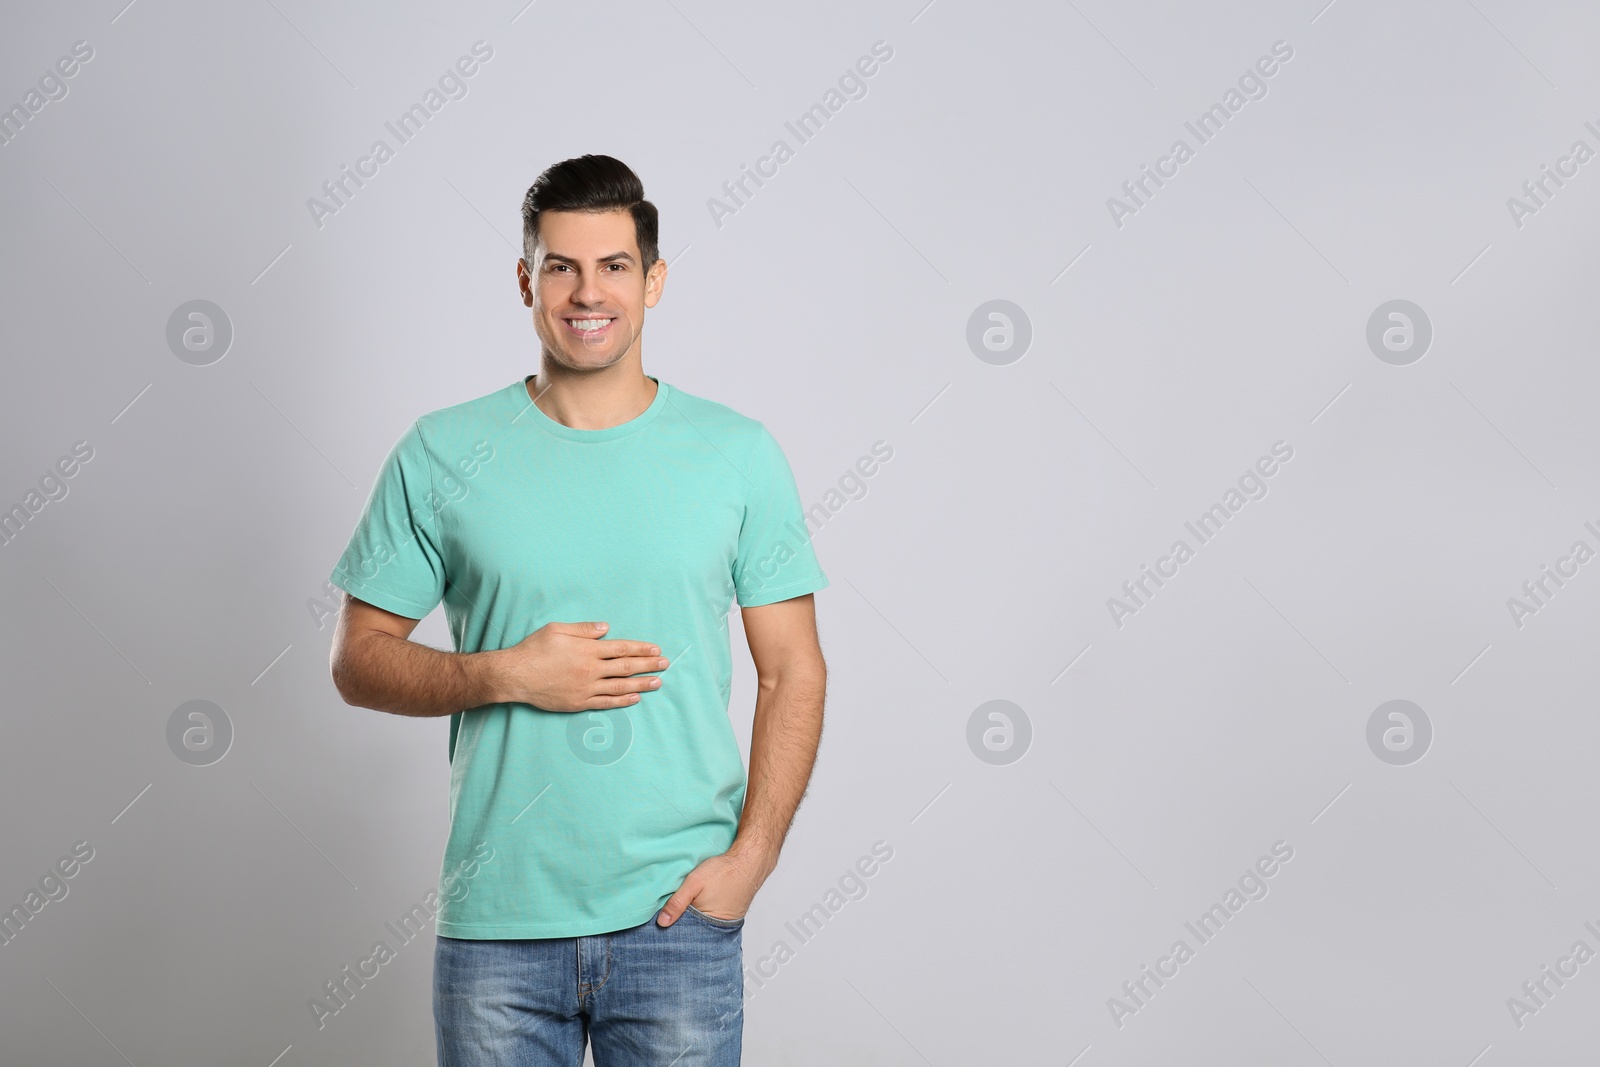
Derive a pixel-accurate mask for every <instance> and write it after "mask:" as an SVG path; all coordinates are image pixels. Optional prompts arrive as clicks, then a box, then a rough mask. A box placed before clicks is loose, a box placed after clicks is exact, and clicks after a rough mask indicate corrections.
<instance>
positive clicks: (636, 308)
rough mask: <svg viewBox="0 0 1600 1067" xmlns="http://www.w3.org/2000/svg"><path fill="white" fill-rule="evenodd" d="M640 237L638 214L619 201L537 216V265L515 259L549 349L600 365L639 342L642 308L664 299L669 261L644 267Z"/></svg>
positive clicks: (563, 359)
mask: <svg viewBox="0 0 1600 1067" xmlns="http://www.w3.org/2000/svg"><path fill="white" fill-rule="evenodd" d="M637 241H638V238H637V236H636V235H635V233H634V227H633V216H632V215H631V214H629V213H628V212H627V211H624V210H621V209H619V210H616V211H607V212H604V213H600V214H590V213H588V212H581V211H550V212H546V213H545V214H544V215H543V216H541V217H540V219H539V241H538V244H537V245H535V246H534V250H533V255H534V262H533V265H532V271H533V273H532V274H531V275H530V274H529V273H528V267H527V261H526V260H518V261H517V279H518V285H519V286H520V287H521V289H522V302H523V303H524V304H526V305H527V306H529V307H531V308H532V309H533V326H534V329H535V330H536V331H537V332H538V334H539V340H540V341H541V342H543V344H544V351H545V353H547V354H548V356H549V357H550V358H552V359H554V360H555V361H556V362H557V363H559V364H561V365H562V366H563V367H566V368H568V369H570V370H580V371H581V370H601V369H603V368H605V367H609V366H611V365H612V364H614V363H616V362H618V361H619V360H621V359H622V358H623V357H624V356H626V355H628V354H629V352H630V351H634V350H636V349H637V348H638V347H639V338H640V334H641V333H642V332H643V330H644V309H645V308H648V307H655V305H656V301H657V300H659V299H661V287H662V285H663V284H664V283H665V281H666V275H667V265H666V263H665V262H663V261H660V260H657V261H656V263H655V264H653V265H652V266H651V268H650V269H648V270H647V269H646V268H645V266H644V265H642V264H641V263H640V262H639V245H638V243H637ZM635 355H637V352H635Z"/></svg>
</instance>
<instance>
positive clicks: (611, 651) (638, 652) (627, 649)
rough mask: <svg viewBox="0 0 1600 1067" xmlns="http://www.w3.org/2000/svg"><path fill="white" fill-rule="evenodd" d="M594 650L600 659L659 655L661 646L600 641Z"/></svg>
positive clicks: (631, 642) (642, 642)
mask: <svg viewBox="0 0 1600 1067" xmlns="http://www.w3.org/2000/svg"><path fill="white" fill-rule="evenodd" d="M594 650H595V654H596V655H598V656H600V657H601V658H602V659H618V658H621V657H623V656H659V655H661V646H660V645H652V644H651V643H650V642H648V641H602V642H600V643H599V644H597V645H595V646H594Z"/></svg>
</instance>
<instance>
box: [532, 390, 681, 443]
mask: <svg viewBox="0 0 1600 1067" xmlns="http://www.w3.org/2000/svg"><path fill="white" fill-rule="evenodd" d="M532 377H534V375H532V374H526V375H523V376H522V377H520V378H518V379H517V380H516V381H515V382H512V383H511V396H512V399H513V400H516V401H517V410H518V412H519V416H518V417H519V418H521V417H525V418H528V419H531V420H532V421H533V423H534V425H536V426H538V427H539V428H540V429H542V430H544V431H545V432H546V433H548V434H552V435H554V436H556V437H560V438H562V439H563V440H567V441H582V442H585V443H598V442H600V441H614V440H616V439H617V438H619V437H626V436H627V435H628V434H631V433H633V432H634V431H636V430H641V429H643V428H644V427H645V426H646V425H648V424H649V423H650V422H651V420H653V419H654V418H655V417H656V416H657V415H659V414H661V409H662V408H664V407H666V406H667V394H668V393H669V392H670V391H671V388H672V387H671V386H669V385H668V384H667V383H666V382H664V381H662V380H661V379H660V378H657V377H656V376H655V375H653V374H646V375H645V377H646V378H649V379H650V380H651V381H652V382H655V383H656V395H655V399H654V400H652V401H650V406H649V407H647V408H645V409H644V410H643V411H641V412H639V414H637V415H635V416H634V417H633V418H631V419H629V420H628V421H627V422H619V423H617V424H616V425H615V426H607V427H606V428H605V429H603V430H580V429H577V428H576V427H573V426H568V425H567V424H566V423H564V422H557V421H556V420H555V419H552V418H551V417H550V416H549V415H546V414H545V413H544V411H543V410H541V409H540V407H539V405H538V404H535V403H534V402H533V397H532V395H531V394H529V392H528V380H529V379H530V378H532ZM513 421H515V420H513Z"/></svg>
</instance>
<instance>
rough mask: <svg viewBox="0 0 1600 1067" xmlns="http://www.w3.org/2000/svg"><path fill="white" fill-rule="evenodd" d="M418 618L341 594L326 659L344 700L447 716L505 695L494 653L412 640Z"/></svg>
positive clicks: (360, 705)
mask: <svg viewBox="0 0 1600 1067" xmlns="http://www.w3.org/2000/svg"><path fill="white" fill-rule="evenodd" d="M421 621H422V620H421V619H411V618H407V617H406V616H404V615H396V614H395V613H394V612H392V611H385V610H384V609H383V608H380V607H378V606H376V605H374V604H369V603H367V602H366V601H365V600H357V599H356V598H355V597H353V596H351V595H350V594H349V593H346V594H345V595H344V602H343V604H342V605H341V606H340V608H339V620H338V623H337V625H336V626H335V627H334V631H333V651H332V652H331V653H330V654H329V657H328V660H329V666H330V668H331V670H332V673H333V685H334V688H335V689H337V690H338V691H339V695H340V696H341V697H343V698H344V702H345V703H346V704H353V705H355V706H356V707H358V708H372V709H374V710H376V711H389V712H393V713H394V714H396V715H453V714H455V713H456V712H458V711H462V710H464V709H466V708H476V707H481V706H482V705H484V704H495V703H498V702H500V701H501V700H503V699H505V697H504V694H503V692H502V690H503V683H502V681H501V680H500V678H499V677H498V672H497V670H496V663H495V659H494V653H491V652H442V651H440V650H439V649H436V648H429V647H428V646H427V645H422V644H418V643H417V642H415V641H412V640H410V637H411V631H413V630H415V629H416V628H417V624H418V623H419V622H421Z"/></svg>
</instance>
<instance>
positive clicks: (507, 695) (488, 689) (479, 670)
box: [461, 649, 513, 707]
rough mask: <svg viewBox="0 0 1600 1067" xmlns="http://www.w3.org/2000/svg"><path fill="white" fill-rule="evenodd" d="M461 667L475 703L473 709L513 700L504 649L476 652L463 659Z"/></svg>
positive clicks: (472, 705)
mask: <svg viewBox="0 0 1600 1067" xmlns="http://www.w3.org/2000/svg"><path fill="white" fill-rule="evenodd" d="M461 665H462V668H463V672H464V673H465V675H466V679H467V689H468V691H469V692H470V693H471V694H472V699H473V701H474V703H472V704H471V705H470V706H471V707H482V706H483V705H485V704H504V703H506V702H507V701H509V700H511V699H513V698H512V694H511V692H510V684H509V683H510V680H509V677H508V675H507V672H506V659H505V650H504V649H494V650H490V651H488V652H474V653H472V654H470V655H468V656H464V657H462V660H461Z"/></svg>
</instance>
